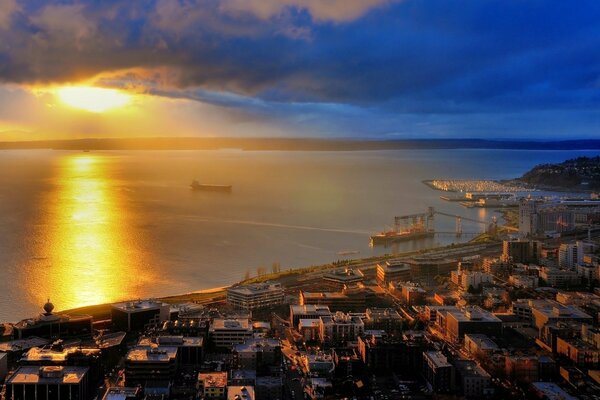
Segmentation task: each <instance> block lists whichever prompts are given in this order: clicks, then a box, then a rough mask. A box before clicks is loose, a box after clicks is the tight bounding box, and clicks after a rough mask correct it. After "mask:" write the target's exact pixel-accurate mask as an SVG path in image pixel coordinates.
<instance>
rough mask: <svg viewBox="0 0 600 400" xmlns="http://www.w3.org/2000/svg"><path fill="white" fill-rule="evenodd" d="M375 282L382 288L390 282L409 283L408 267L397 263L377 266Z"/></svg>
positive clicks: (391, 262)
mask: <svg viewBox="0 0 600 400" xmlns="http://www.w3.org/2000/svg"><path fill="white" fill-rule="evenodd" d="M376 277H377V282H378V283H379V284H380V285H381V286H384V287H387V285H388V283H390V282H392V281H409V280H410V278H411V274H410V266H409V265H408V264H406V263H403V262H398V261H385V262H383V263H379V264H377V275H376Z"/></svg>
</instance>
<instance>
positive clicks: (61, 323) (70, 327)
mask: <svg viewBox="0 0 600 400" xmlns="http://www.w3.org/2000/svg"><path fill="white" fill-rule="evenodd" d="M43 308H44V312H43V313H41V314H40V315H39V316H38V317H37V318H30V319H25V320H22V321H20V322H18V323H16V324H15V325H14V326H13V331H14V337H15V339H27V338H29V337H32V336H36V337H41V338H49V339H58V338H69V337H74V336H86V335H91V334H92V317H91V316H90V315H77V316H71V315H66V314H54V313H53V312H52V311H53V310H54V304H52V303H50V301H48V302H47V303H46V304H44V307H43Z"/></svg>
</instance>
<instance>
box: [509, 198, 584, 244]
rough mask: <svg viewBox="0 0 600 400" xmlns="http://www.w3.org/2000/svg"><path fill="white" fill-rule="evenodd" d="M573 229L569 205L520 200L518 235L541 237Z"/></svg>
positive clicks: (572, 212) (573, 221)
mask: <svg viewBox="0 0 600 400" xmlns="http://www.w3.org/2000/svg"><path fill="white" fill-rule="evenodd" d="M574 227H575V213H574V211H573V210H572V209H570V207H569V205H567V204H561V203H559V202H545V201H543V200H537V199H522V200H521V201H520V202H519V234H520V235H521V236H522V237H531V238H533V237H541V236H544V234H545V233H547V232H559V233H560V232H567V231H570V230H573V229H574Z"/></svg>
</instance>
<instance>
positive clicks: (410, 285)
mask: <svg viewBox="0 0 600 400" xmlns="http://www.w3.org/2000/svg"><path fill="white" fill-rule="evenodd" d="M426 297H427V292H426V291H425V289H423V288H422V287H420V286H419V284H417V283H414V282H404V283H401V284H400V298H401V299H402V302H403V303H404V304H407V305H409V306H413V305H420V304H424V303H425V299H426Z"/></svg>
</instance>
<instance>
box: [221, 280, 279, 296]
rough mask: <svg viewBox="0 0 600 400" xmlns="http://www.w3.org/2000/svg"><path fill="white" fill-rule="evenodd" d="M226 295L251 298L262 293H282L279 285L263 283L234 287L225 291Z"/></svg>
mask: <svg viewBox="0 0 600 400" xmlns="http://www.w3.org/2000/svg"><path fill="white" fill-rule="evenodd" d="M227 293H235V294H239V295H243V296H252V295H255V294H264V293H277V294H279V293H283V287H282V286H281V283H273V282H264V283H255V284H250V285H242V286H234V287H230V288H228V289H227Z"/></svg>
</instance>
